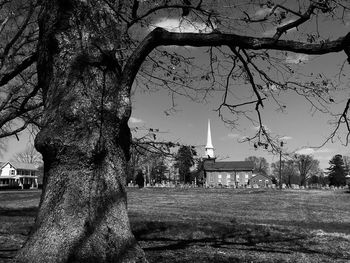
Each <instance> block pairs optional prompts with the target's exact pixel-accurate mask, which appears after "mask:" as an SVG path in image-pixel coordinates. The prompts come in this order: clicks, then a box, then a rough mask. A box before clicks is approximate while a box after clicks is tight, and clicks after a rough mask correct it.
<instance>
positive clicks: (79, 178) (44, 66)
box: [16, 0, 146, 263]
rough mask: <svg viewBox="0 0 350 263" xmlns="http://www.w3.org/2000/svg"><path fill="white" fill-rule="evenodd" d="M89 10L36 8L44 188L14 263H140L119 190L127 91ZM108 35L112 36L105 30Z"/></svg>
mask: <svg viewBox="0 0 350 263" xmlns="http://www.w3.org/2000/svg"><path fill="white" fill-rule="evenodd" d="M97 2H98V1H96V3H89V4H87V3H84V1H81V2H80V1H59V0H56V1H51V0H50V1H45V4H44V9H43V11H42V13H41V17H40V20H39V26H40V36H39V44H38V54H39V57H38V64H37V67H38V79H39V80H38V81H39V86H40V88H41V89H42V91H43V96H44V117H43V118H44V120H43V121H44V128H43V129H42V130H41V131H40V133H39V134H38V135H37V138H36V140H35V146H36V148H37V149H38V150H39V151H40V152H41V153H42V155H43V159H44V163H45V171H44V189H43V194H42V197H41V201H40V209H39V214H38V217H37V219H36V222H35V226H34V228H33V230H32V233H31V235H30V239H29V240H28V241H27V242H26V244H25V246H24V247H23V248H22V250H21V251H20V253H19V254H18V255H17V258H16V262H33V263H34V262H35V263H40V262H45V263H48V262H85V263H87V262H146V260H145V257H144V253H143V251H142V249H141V248H140V247H139V245H138V244H137V242H136V240H135V238H134V237H133V235H132V233H131V230H130V225H129V221H128V215H127V203H126V192H125V189H124V180H125V171H126V169H125V168H126V163H127V160H128V158H129V144H130V130H129V128H128V125H127V121H128V119H129V116H130V113H131V105H130V87H129V86H128V85H126V83H125V82H123V81H121V76H120V70H119V64H118V61H116V60H115V56H114V53H113V56H110V54H108V51H109V50H113V49H115V48H116V47H115V45H117V44H118V41H119V42H120V36H119V32H118V30H117V29H118V25H116V22H115V21H111V20H108V17H107V16H104V10H101V8H100V6H98V4H97ZM111 27H112V28H113V27H114V28H113V30H111Z"/></svg>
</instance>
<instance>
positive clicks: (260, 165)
mask: <svg viewBox="0 0 350 263" xmlns="http://www.w3.org/2000/svg"><path fill="white" fill-rule="evenodd" d="M245 161H250V162H252V163H253V164H254V171H253V172H254V173H260V174H263V175H268V174H269V163H268V162H267V161H266V159H265V158H264V157H256V156H249V157H247V158H245Z"/></svg>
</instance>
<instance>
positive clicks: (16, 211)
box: [0, 207, 38, 217]
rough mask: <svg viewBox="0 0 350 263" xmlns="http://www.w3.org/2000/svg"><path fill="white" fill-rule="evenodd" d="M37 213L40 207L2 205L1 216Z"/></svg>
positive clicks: (32, 215)
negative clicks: (9, 206) (8, 206)
mask: <svg viewBox="0 0 350 263" xmlns="http://www.w3.org/2000/svg"><path fill="white" fill-rule="evenodd" d="M37 213H38V207H22V208H7V207H0V215H1V216H9V217H16V216H18V217H35V216H36V214H37Z"/></svg>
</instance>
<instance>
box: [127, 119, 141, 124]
mask: <svg viewBox="0 0 350 263" xmlns="http://www.w3.org/2000/svg"><path fill="white" fill-rule="evenodd" d="M129 122H130V123H133V124H135V123H144V121H143V120H141V119H138V118H135V117H130V119H129Z"/></svg>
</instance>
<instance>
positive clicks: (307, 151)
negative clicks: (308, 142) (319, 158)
mask: <svg viewBox="0 0 350 263" xmlns="http://www.w3.org/2000/svg"><path fill="white" fill-rule="evenodd" d="M331 152H334V150H333V149H329V148H321V149H317V150H315V149H313V148H303V149H300V150H298V151H296V152H295V153H297V154H305V155H316V154H323V153H331Z"/></svg>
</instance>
